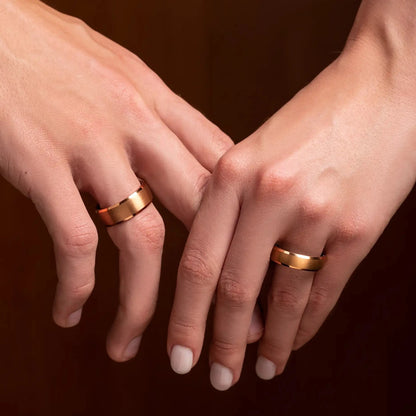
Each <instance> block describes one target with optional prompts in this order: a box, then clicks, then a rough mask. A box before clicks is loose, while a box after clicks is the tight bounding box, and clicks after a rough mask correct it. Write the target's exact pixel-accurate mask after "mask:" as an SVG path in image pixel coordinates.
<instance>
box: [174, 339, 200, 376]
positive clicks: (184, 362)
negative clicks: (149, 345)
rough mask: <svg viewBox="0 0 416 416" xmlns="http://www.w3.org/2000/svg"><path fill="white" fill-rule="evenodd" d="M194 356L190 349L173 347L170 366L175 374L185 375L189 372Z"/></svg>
mask: <svg viewBox="0 0 416 416" xmlns="http://www.w3.org/2000/svg"><path fill="white" fill-rule="evenodd" d="M193 361H194V355H193V352H192V350H191V349H190V348H187V347H184V346H182V345H175V346H174V347H173V348H172V351H171V353H170V365H171V368H172V370H173V371H174V372H175V373H176V374H187V373H189V372H190V371H191V369H192V366H193Z"/></svg>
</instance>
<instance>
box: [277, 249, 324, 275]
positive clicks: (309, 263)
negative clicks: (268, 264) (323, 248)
mask: <svg viewBox="0 0 416 416" xmlns="http://www.w3.org/2000/svg"><path fill="white" fill-rule="evenodd" d="M270 260H272V261H274V262H275V263H277V264H281V265H283V266H287V267H290V268H291V269H296V270H305V271H308V272H316V271H317V270H319V269H321V268H322V267H323V266H324V264H325V262H326V256H325V255H323V256H319V257H313V256H305V255H304V254H297V253H293V252H291V251H287V250H284V249H283V248H280V247H279V246H278V245H275V246H274V247H273V250H272V254H271V255H270Z"/></svg>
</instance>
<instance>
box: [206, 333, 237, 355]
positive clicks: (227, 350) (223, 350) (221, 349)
mask: <svg viewBox="0 0 416 416" xmlns="http://www.w3.org/2000/svg"><path fill="white" fill-rule="evenodd" d="M211 347H212V349H213V350H214V351H215V352H216V353H218V354H219V355H235V354H237V353H239V352H240V351H241V345H239V344H235V343H232V342H230V341H227V340H225V339H221V338H217V337H214V338H213V340H212V344H211Z"/></svg>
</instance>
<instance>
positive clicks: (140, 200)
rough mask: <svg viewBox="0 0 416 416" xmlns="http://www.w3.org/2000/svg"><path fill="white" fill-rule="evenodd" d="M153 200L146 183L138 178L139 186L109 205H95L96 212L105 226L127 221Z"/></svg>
mask: <svg viewBox="0 0 416 416" xmlns="http://www.w3.org/2000/svg"><path fill="white" fill-rule="evenodd" d="M152 200H153V195H152V192H151V190H150V188H149V187H148V186H147V185H146V183H145V182H144V181H142V180H140V188H139V189H138V190H137V191H136V192H133V193H132V194H131V195H129V196H128V197H127V198H126V199H123V200H122V201H121V202H119V203H118V204H114V205H111V207H107V208H100V207H99V206H98V207H97V211H96V213H97V214H98V215H99V216H100V218H101V220H102V221H103V222H104V224H105V225H106V226H107V227H111V226H112V225H116V224H119V223H120V222H124V221H128V220H130V219H132V218H133V217H134V216H135V215H137V214H138V213H139V212H140V211H143V210H144V209H145V208H146V207H147V206H148V205H149V204H150V203H151V202H152Z"/></svg>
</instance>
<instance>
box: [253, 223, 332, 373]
mask: <svg viewBox="0 0 416 416" xmlns="http://www.w3.org/2000/svg"><path fill="white" fill-rule="evenodd" d="M299 225H301V224H300V223H299V222H298V223H297V224H296V227H295V228H294V229H292V230H290V231H289V232H288V233H287V234H285V235H284V236H282V237H281V238H279V245H280V246H281V247H283V248H284V249H286V250H289V251H293V252H295V253H298V254H306V255H309V256H320V255H321V254H322V251H323V248H324V246H325V242H326V237H327V233H326V229H325V227H324V226H323V225H320V224H305V225H304V226H303V227H302V226H300V227H299ZM313 279H314V273H313V272H310V271H303V270H295V269H290V268H288V267H285V266H282V265H279V264H276V266H275V273H274V277H273V281H272V285H271V287H270V289H269V295H268V302H267V306H268V307H267V317H266V326H265V330H264V335H263V338H262V340H261V341H260V345H259V349H258V360H257V363H256V372H257V375H258V376H259V377H260V378H262V379H264V380H269V379H271V378H273V377H274V376H275V375H277V374H281V373H282V372H283V370H284V368H285V366H286V363H287V360H288V359H289V356H290V353H291V351H292V347H293V343H294V340H295V337H296V334H297V331H298V328H299V323H300V320H301V317H302V315H303V312H304V310H305V308H306V305H307V302H308V299H309V294H310V290H311V287H312V283H313Z"/></svg>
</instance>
